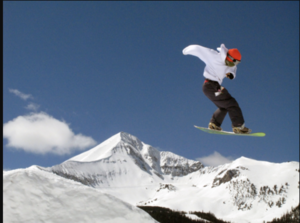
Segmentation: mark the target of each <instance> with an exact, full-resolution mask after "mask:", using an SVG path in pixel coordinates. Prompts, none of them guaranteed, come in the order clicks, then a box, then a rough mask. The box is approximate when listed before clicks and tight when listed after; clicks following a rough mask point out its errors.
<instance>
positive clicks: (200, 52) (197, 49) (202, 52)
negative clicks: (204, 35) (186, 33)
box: [182, 45, 212, 63]
mask: <svg viewBox="0 0 300 223" xmlns="http://www.w3.org/2000/svg"><path fill="white" fill-rule="evenodd" d="M211 51H212V50H211V49H209V48H206V47H203V46H199V45H190V46H187V47H186V48H184V49H183V50H182V53H183V54H184V55H192V56H196V57H198V58H199V59H200V60H202V61H203V62H204V63H206V60H207V59H208V58H209V57H210V55H211Z"/></svg>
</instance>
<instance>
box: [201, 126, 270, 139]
mask: <svg viewBox="0 0 300 223" xmlns="http://www.w3.org/2000/svg"><path fill="white" fill-rule="evenodd" d="M195 128H197V129H200V130H202V131H203V132H207V133H211V134H218V135H234V136H257V137H264V136H265V135H266V133H264V132H256V133H249V134H238V133H234V132H227V131H217V130H212V129H208V128H204V127H199V126H196V125H195Z"/></svg>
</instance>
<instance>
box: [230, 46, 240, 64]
mask: <svg viewBox="0 0 300 223" xmlns="http://www.w3.org/2000/svg"><path fill="white" fill-rule="evenodd" d="M241 59H242V55H241V53H240V51H239V50H238V49H230V50H228V52H227V57H226V60H228V61H230V62H234V63H235V62H237V61H238V62H240V61H241Z"/></svg>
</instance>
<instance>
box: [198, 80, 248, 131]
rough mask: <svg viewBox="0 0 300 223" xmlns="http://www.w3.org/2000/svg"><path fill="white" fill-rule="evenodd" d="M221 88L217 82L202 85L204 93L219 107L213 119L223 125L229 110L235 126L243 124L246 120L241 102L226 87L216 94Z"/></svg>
mask: <svg viewBox="0 0 300 223" xmlns="http://www.w3.org/2000/svg"><path fill="white" fill-rule="evenodd" d="M219 88H220V85H219V84H218V83H217V82H206V83H204V84H203V87H202V89H203V92H204V94H205V95H206V96H207V97H208V98H209V99H210V100H211V101H212V102H213V103H214V104H215V105H216V106H217V107H218V109H217V110H216V111H215V113H214V114H213V116H212V119H211V121H213V123H215V124H216V125H218V124H220V125H221V124H222V122H223V120H224V118H225V116H226V114H227V112H228V114H229V117H230V119H231V122H232V125H233V126H241V125H243V124H244V122H245V121H244V117H243V114H242V110H241V108H240V106H239V104H238V103H237V101H236V100H235V98H233V97H232V96H231V95H230V94H229V92H228V91H227V90H226V89H225V88H224V89H223V90H222V94H220V95H219V96H215V92H217V91H218V89H219Z"/></svg>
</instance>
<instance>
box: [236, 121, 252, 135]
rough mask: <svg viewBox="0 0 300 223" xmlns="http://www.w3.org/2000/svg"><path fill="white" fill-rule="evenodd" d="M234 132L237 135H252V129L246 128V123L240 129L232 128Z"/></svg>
mask: <svg viewBox="0 0 300 223" xmlns="http://www.w3.org/2000/svg"><path fill="white" fill-rule="evenodd" d="M232 131H233V132H234V133H236V134H249V133H251V129H249V128H247V127H245V123H244V124H243V125H242V126H240V127H234V126H232Z"/></svg>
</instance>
